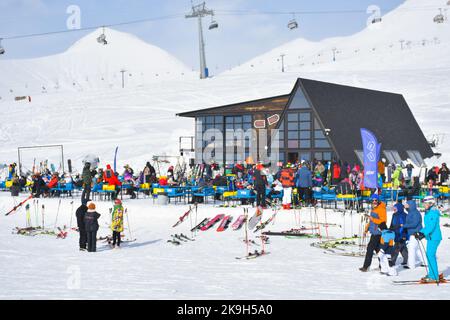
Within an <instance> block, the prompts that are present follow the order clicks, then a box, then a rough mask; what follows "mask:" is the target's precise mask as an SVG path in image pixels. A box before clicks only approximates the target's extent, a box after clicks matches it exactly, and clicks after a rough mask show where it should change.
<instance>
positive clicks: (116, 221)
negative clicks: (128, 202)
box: [111, 199, 123, 248]
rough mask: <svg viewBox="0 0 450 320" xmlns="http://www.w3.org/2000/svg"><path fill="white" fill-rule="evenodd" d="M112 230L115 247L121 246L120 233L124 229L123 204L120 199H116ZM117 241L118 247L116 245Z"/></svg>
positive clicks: (113, 245)
mask: <svg viewBox="0 0 450 320" xmlns="http://www.w3.org/2000/svg"><path fill="white" fill-rule="evenodd" d="M111 230H112V232H113V243H112V247H113V248H120V233H121V232H122V231H123V206H122V201H121V200H120V199H116V200H115V201H114V208H113V211H112V221H111ZM116 243H117V247H116Z"/></svg>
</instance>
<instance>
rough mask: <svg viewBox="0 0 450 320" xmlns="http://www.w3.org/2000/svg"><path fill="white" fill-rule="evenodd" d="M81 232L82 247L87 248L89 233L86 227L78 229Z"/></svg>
mask: <svg viewBox="0 0 450 320" xmlns="http://www.w3.org/2000/svg"><path fill="white" fill-rule="evenodd" d="M78 232H79V233H80V249H86V245H87V233H86V230H84V229H78Z"/></svg>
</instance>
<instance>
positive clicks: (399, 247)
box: [390, 241, 408, 267]
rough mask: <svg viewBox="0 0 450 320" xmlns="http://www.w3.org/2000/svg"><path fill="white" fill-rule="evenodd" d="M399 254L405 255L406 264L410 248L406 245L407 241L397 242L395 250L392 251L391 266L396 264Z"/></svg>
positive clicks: (404, 261)
mask: <svg viewBox="0 0 450 320" xmlns="http://www.w3.org/2000/svg"><path fill="white" fill-rule="evenodd" d="M399 254H401V255H402V257H403V263H404V264H406V263H408V248H407V247H406V242H405V241H399V242H396V243H395V245H394V252H393V253H392V256H391V263H390V266H391V267H393V266H395V262H396V261H397V257H398V255H399Z"/></svg>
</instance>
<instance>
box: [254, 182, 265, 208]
mask: <svg viewBox="0 0 450 320" xmlns="http://www.w3.org/2000/svg"><path fill="white" fill-rule="evenodd" d="M255 191H256V205H257V206H262V207H265V206H266V187H265V186H264V185H262V186H257V187H256V188H255Z"/></svg>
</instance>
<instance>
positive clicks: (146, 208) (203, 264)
mask: <svg viewBox="0 0 450 320" xmlns="http://www.w3.org/2000/svg"><path fill="white" fill-rule="evenodd" d="M21 198H24V196H22V197H21ZM70 201H72V199H70V198H69V199H63V200H62V203H61V209H60V212H59V216H58V221H59V222H58V226H63V225H64V224H65V225H69V224H70V211H71V205H70ZM76 202H77V201H75V203H76ZM96 203H97V211H98V212H99V213H100V214H102V216H101V218H100V221H99V222H100V231H99V233H98V236H104V235H107V234H110V231H109V230H108V227H107V223H108V216H109V213H108V208H110V207H111V206H112V204H111V203H110V202H106V201H97V202H96ZM39 204H40V205H41V204H45V208H46V209H45V210H46V211H45V224H46V227H48V228H53V226H54V223H55V218H56V211H57V206H58V200H57V199H39ZM12 205H13V201H12V198H10V197H9V195H8V194H7V193H1V194H0V208H1V209H2V212H3V211H6V210H8V208H10V207H11V206H12ZM30 205H31V221H32V223H33V224H35V223H34V221H35V212H34V206H33V204H32V203H30ZM124 205H125V207H126V208H128V212H129V219H130V225H131V231H132V237H134V238H137V241H136V242H131V243H123V247H122V248H121V249H119V250H111V249H110V248H109V246H108V245H107V244H106V243H105V242H103V241H98V242H97V249H98V251H97V253H87V252H80V251H78V234H77V233H76V232H74V231H69V235H68V237H67V238H66V239H56V237H55V236H50V235H37V236H34V237H30V236H21V235H16V234H12V233H11V230H12V229H13V228H14V227H16V226H24V224H25V210H20V211H19V212H16V213H14V214H12V215H10V216H8V217H5V216H4V215H2V216H1V217H0V241H1V243H2V244H3V246H2V249H1V250H0V270H2V272H0V286H1V288H2V290H1V292H0V299H125V298H130V299H252V300H253V299H254V300H260V299H380V298H382V299H391V298H392V299H448V297H449V293H450V287H449V286H447V285H441V286H439V287H435V286H407V287H406V286H394V285H392V283H391V281H392V280H401V279H408V280H409V279H416V278H419V277H421V276H423V275H424V273H425V269H424V268H418V269H416V270H402V269H400V268H399V276H398V277H387V276H384V275H381V274H379V272H378V271H371V272H368V273H361V272H360V271H359V270H358V268H359V267H361V265H362V261H363V258H360V257H343V256H336V255H328V254H324V253H323V251H324V250H323V249H318V248H314V247H311V246H310V243H312V242H314V241H318V240H317V239H286V238H284V237H275V236H272V237H270V244H267V245H266V250H267V251H268V252H270V254H269V255H267V256H263V257H259V258H257V259H253V260H236V259H235V258H236V257H240V256H243V255H245V252H246V245H245V244H244V243H243V242H242V238H243V237H244V230H243V229H241V230H239V231H233V230H232V229H231V228H229V229H227V230H226V231H225V232H222V233H219V232H216V229H217V226H218V225H216V226H215V227H213V228H212V229H210V230H209V231H204V232H203V231H200V232H199V233H198V234H197V236H196V237H195V241H189V242H183V243H182V244H181V245H180V246H174V245H172V244H170V243H167V242H166V241H167V240H168V239H171V237H170V235H171V234H175V233H184V234H186V235H188V236H191V233H190V231H189V230H190V226H191V222H190V220H189V218H188V219H187V220H185V221H184V222H183V223H182V224H181V225H180V226H178V227H176V228H172V227H171V226H172V225H173V223H174V222H175V221H176V220H177V219H178V217H179V216H180V215H181V214H182V213H183V212H185V210H186V208H187V205H184V204H178V205H168V206H158V205H154V204H153V201H152V200H151V199H140V200H124ZM74 209H76V206H74ZM253 211H254V209H250V214H252V212H253ZM221 212H223V213H227V214H231V215H232V216H233V217H234V219H236V218H237V217H238V216H239V215H240V214H242V209H241V208H218V207H214V206H213V205H200V206H199V208H198V215H197V221H200V220H201V219H203V217H213V216H215V215H216V214H218V213H221ZM271 214H272V212H271V210H266V211H265V213H264V217H265V218H269V217H270V215H271ZM324 214H325V213H324V211H323V210H318V217H319V220H320V221H322V222H323V221H324V219H325V215H324ZM326 214H327V221H328V222H329V223H338V224H342V223H343V216H342V214H341V213H338V212H333V211H332V210H327V213H326ZM390 214H391V213H389V215H390ZM300 215H301V221H302V225H304V226H306V227H308V226H309V223H308V222H309V219H310V212H309V210H308V209H304V210H303V211H301V214H300ZM192 219H194V220H195V215H193V216H192ZM38 221H39V223H41V217H40V215H39V219H38ZM293 221H294V218H293V212H292V211H290V212H288V211H280V212H279V213H278V215H277V218H276V221H275V224H274V225H272V224H270V225H268V226H267V227H266V229H265V230H266V231H267V230H272V231H276V230H287V229H290V228H292V227H294V223H293ZM359 221H360V216H359V215H357V214H353V233H358V223H359ZM194 222H195V221H193V222H192V223H194ZM441 222H442V223H445V222H447V219H442V221H441ZM72 223H73V224H74V223H76V218H75V217H73V220H72ZM125 227H126V230H125V231H124V234H125V236H126V237H127V238H128V237H129V230H128V225H127V221H126V219H125ZM345 230H346V236H350V230H351V220H350V217H349V215H348V214H347V216H346V226H345ZM449 231H450V230H448V229H447V228H442V232H443V235H444V239H445V240H444V241H443V242H442V243H441V246H440V248H439V251H438V257H439V266H440V271H443V272H444V273H445V274H446V275H447V276H448V275H450V269H449V268H448V267H447V266H449V264H450V258H449V257H448V255H446V252H448V250H449V249H450V245H449V243H448V241H447V240H446V239H447V238H448V236H450V232H449ZM328 232H329V234H330V236H335V237H342V236H343V228H338V227H331V226H330V227H329V228H328ZM322 234H323V235H325V229H322ZM249 235H250V238H253V239H255V240H256V241H257V243H259V239H258V238H255V235H256V234H254V233H253V232H249ZM255 249H258V250H261V246H250V250H255ZM376 265H377V260H376V259H375V258H374V260H373V264H372V266H376ZM74 269H75V270H79V272H80V276H81V277H80V287H79V288H76V289H73V287H71V283H72V282H71V281H72V279H73V278H72V276H73V274H74V273H73V270H74ZM71 288H72V289H71Z"/></svg>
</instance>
